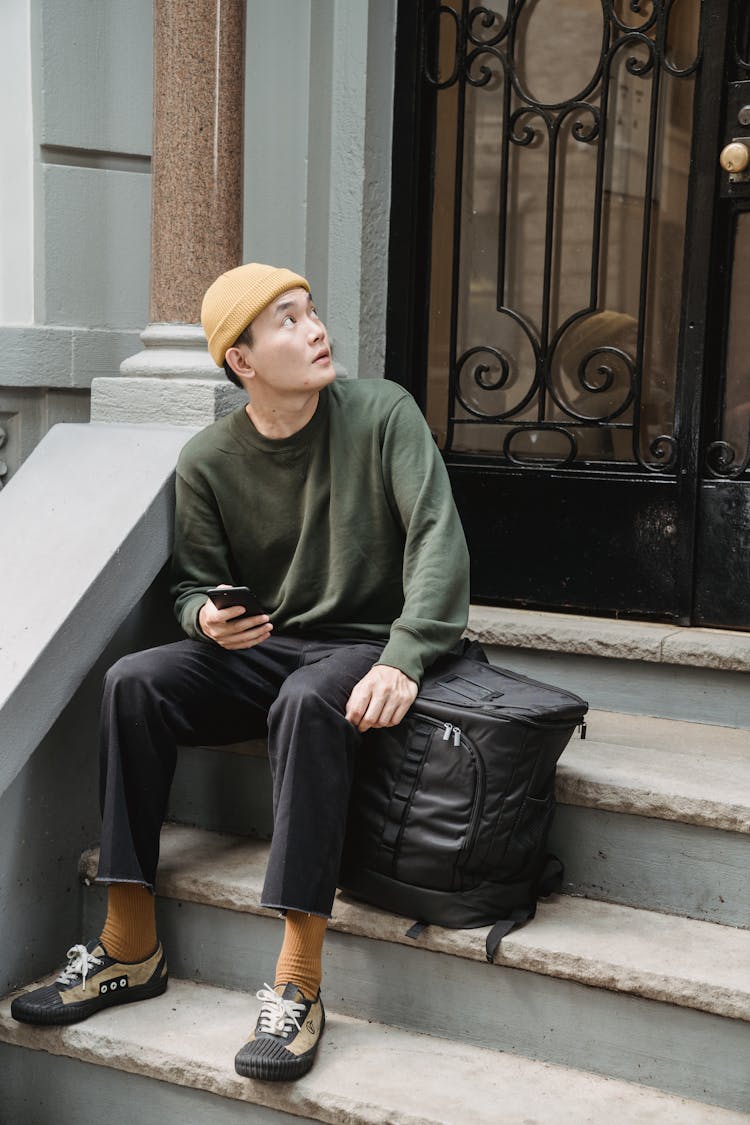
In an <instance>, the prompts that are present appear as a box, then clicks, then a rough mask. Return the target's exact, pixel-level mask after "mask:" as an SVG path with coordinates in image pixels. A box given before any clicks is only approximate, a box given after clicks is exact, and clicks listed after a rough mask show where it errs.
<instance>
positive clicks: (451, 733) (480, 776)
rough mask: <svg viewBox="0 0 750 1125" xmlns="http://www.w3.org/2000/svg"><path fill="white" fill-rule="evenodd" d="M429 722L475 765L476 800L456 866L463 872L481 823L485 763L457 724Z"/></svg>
mask: <svg viewBox="0 0 750 1125" xmlns="http://www.w3.org/2000/svg"><path fill="white" fill-rule="evenodd" d="M427 721H428V722H430V723H435V724H436V725H437V726H440V725H442V727H443V739H442V740H443V742H450V741H451V740H452V741H453V745H454V746H455V748H456V749H457V750H460V749H461V747H462V746H463V747H464V748H465V750H466V753H467V754H468V755H469V757H470V758H471V760H472V762H473V764H474V772H475V776H476V784H475V786H474V800H473V802H472V806H471V812H470V814H469V823H468V824H467V826H466V839H465V840H464V843H463V847H462V848H461V851H460V852H459V853H458V857H457V859H456V865H455V870H456V871H461V870H462V869H463V865H464V862H465V859H466V857H467V855H469V854H470V852H471V850H472V849H473V847H474V844H475V842H476V836H477V831H478V829H479V821H480V819H481V813H482V809H483V808H484V798H485V791H486V787H487V780H486V778H485V772H484V762H483V761H482V757H481V755H480V754H479V753H478V751H476V750H475V749H474V747H473V746H472V744H471V743H470V742H469V740H468V739H467V738H464V736H463V732H462V730H461V728H460V727H457V726H456V725H455V723H446V722H443V723H442V724H441V723H440V722H439V720H435V719H428V720H427Z"/></svg>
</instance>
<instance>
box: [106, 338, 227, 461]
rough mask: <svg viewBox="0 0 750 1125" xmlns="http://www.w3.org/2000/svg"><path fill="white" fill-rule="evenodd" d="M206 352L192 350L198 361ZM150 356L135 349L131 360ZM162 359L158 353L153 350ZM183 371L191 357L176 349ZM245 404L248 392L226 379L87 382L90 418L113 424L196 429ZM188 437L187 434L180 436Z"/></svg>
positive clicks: (136, 379)
mask: <svg viewBox="0 0 750 1125" xmlns="http://www.w3.org/2000/svg"><path fill="white" fill-rule="evenodd" d="M206 354H207V353H205V352H203V353H202V352H200V351H198V350H197V349H196V351H195V359H196V363H197V364H198V365H200V364H201V363H202V362H203V360H205V356H206ZM144 356H145V357H146V358H149V353H147V352H140V353H139V354H138V356H136V357H135V360H140V359H141V358H142V357H144ZM158 358H159V359H160V360H161V359H162V358H163V356H162V355H161V354H158ZM178 359H179V362H180V363H181V367H176V368H175V370H177V371H180V372H181V373H182V372H184V370H185V367H186V364H187V362H188V360H189V359H190V354H189V352H188V351H187V349H185V350H182V351H180V352H179V353H178ZM245 402H247V396H246V395H244V394H243V393H242V391H240V390H239V388H238V387H235V386H234V384H233V383H230V382H229V380H228V379H226V378H223V377H222V379H214V378H187V379H181V378H161V377H159V378H150V377H148V376H144V377H140V376H138V377H136V376H127V377H114V376H113V377H111V378H109V379H94V381H93V383H92V385H91V421H92V422H116V423H126V424H133V425H138V426H143V425H163V424H164V423H165V422H169V423H171V424H172V425H174V426H183V427H185V428H188V427H190V428H193V429H200V428H202V427H203V426H206V425H208V423H209V422H213V421H214V419H215V418H218V417H219V416H220V415H222V414H226V413H228V412H229V411H230V410H234V409H235V408H236V407H238V406H242V405H243V404H244V403H245ZM189 436H190V435H189V434H187V435H186V438H185V440H187V437H189Z"/></svg>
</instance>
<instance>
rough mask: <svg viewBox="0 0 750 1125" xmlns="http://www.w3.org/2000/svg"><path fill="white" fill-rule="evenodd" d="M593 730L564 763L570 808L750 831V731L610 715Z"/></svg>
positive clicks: (602, 715) (563, 797)
mask: <svg viewBox="0 0 750 1125" xmlns="http://www.w3.org/2000/svg"><path fill="white" fill-rule="evenodd" d="M587 727H588V734H587V737H586V739H585V740H583V739H580V738H577V737H574V738H573V739H572V740H571V741H570V743H569V744H568V746H567V748H566V750H565V752H564V754H563V756H562V758H561V759H560V763H559V766H558V773H557V779H558V780H557V797H558V800H559V801H561V802H562V803H563V804H567V805H585V806H588V807H591V808H597V809H610V810H612V811H614V812H622V813H635V814H637V815H639V816H649V817H658V818H660V819H662V820H676V821H681V822H682V823H685V824H700V825H703V826H705V827H708V828H719V829H724V830H726V831H730V832H742V833H750V731H748V730H737V729H735V728H732V727H717V726H704V725H702V724H700V723H682V722H679V721H677V720H674V719H655V718H650V717H648V716H641V715H623V714H620V713H617V712H606V711H592V712H591V713H590V714H589V715H588V716H587ZM748 853H749V854H748V867H749V869H750V841H748Z"/></svg>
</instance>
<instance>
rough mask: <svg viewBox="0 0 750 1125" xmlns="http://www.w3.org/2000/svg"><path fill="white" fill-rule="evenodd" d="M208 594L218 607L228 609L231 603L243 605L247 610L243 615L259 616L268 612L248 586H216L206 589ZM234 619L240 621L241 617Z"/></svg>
mask: <svg viewBox="0 0 750 1125" xmlns="http://www.w3.org/2000/svg"><path fill="white" fill-rule="evenodd" d="M206 594H207V595H208V597H209V598H210V599H211V601H212V602H213V603H214V605H215V606H216V608H217V609H227V608H228V607H229V606H231V605H241V606H243V607H244V610H245V612H244V614H243V615H242V616H243V617H258V616H259V615H260V614H262V613H265V612H266V611H265V610H264V608H263V606H262V605H261V604H260V602H259V601H258V599H257V598H256V596H255V594H254V593H253V592H252V590H250V589H249V588H248V587H247V586H222V587H220V588H216V587H215V588H214V589H212V590H206ZM233 620H235V621H238V620H240V618H233Z"/></svg>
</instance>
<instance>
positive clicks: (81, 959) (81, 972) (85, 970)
mask: <svg viewBox="0 0 750 1125" xmlns="http://www.w3.org/2000/svg"><path fill="white" fill-rule="evenodd" d="M66 956H67V958H68V964H67V965H66V966H65V968H64V969H63V971H62V972H61V973H60V976H59V977H58V978H57V980H56V982H55V983H56V984H73V982H74V981H75V980H76V978H77V977H80V978H81V984H85V983H86V977H87V976H88V974H89V970H90V969H94V968H97V967H98V966H99V965H101V964H102V959H101V957H95V956H94V954H93V953H89V951H88V949H87V948H86V946H85V945H73V946H71V948H70V949H69V950H68V952H67V954H66Z"/></svg>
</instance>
